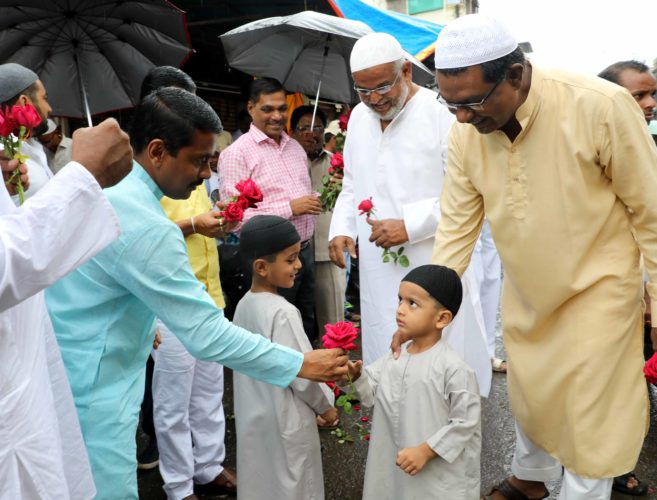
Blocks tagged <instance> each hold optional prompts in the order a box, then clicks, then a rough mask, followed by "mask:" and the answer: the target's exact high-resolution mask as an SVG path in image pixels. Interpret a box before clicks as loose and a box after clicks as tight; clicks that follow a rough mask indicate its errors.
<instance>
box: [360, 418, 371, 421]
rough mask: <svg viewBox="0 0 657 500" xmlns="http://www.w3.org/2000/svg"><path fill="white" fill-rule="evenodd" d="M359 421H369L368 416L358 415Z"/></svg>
mask: <svg viewBox="0 0 657 500" xmlns="http://www.w3.org/2000/svg"><path fill="white" fill-rule="evenodd" d="M360 421H361V422H369V421H370V417H360Z"/></svg>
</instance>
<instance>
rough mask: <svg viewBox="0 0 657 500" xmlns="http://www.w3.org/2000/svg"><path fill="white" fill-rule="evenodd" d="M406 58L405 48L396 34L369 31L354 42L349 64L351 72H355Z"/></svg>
mask: <svg viewBox="0 0 657 500" xmlns="http://www.w3.org/2000/svg"><path fill="white" fill-rule="evenodd" d="M404 58H405V54H404V49H402V46H401V45H400V43H399V42H398V41H397V39H396V38H395V37H394V36H392V35H389V34H388V33H369V34H367V35H365V36H364V37H362V38H360V39H359V40H358V41H357V42H356V43H355V44H354V48H353V49H351V57H350V60H349V65H350V66H351V72H352V73H355V72H356V71H361V70H364V69H367V68H372V67H374V66H378V65H379V64H386V63H391V62H394V61H398V60H399V59H404Z"/></svg>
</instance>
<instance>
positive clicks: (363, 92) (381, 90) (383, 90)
mask: <svg viewBox="0 0 657 500" xmlns="http://www.w3.org/2000/svg"><path fill="white" fill-rule="evenodd" d="M400 76H401V72H400V73H397V76H396V77H395V79H394V80H393V82H392V83H391V84H389V85H381V86H380V87H377V88H375V89H364V88H362V87H357V86H356V84H355V83H354V90H355V91H356V92H358V94H359V95H360V96H361V97H369V96H371V95H372V92H376V93H377V94H379V95H385V94H387V93H388V92H390V91H391V90H392V88H393V87H394V86H395V85H397V81H398V80H399V77H400Z"/></svg>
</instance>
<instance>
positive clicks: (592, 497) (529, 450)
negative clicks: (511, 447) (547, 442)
mask: <svg viewBox="0 0 657 500" xmlns="http://www.w3.org/2000/svg"><path fill="white" fill-rule="evenodd" d="M562 470H563V473H562ZM511 472H513V475H514V476H516V477H517V478H518V479H524V480H526V481H542V482H545V481H556V480H558V479H559V478H562V477H563V479H562V482H561V492H560V493H559V497H558V498H559V500H609V499H610V498H611V487H612V484H613V481H614V478H606V479H586V478H583V477H581V476H578V475H577V474H574V473H572V472H570V471H569V470H568V469H563V468H562V466H561V464H560V463H559V462H558V461H557V459H555V458H553V457H551V456H550V455H548V454H547V453H545V451H543V450H542V449H541V448H539V447H538V446H536V445H535V444H534V443H532V442H531V441H530V440H529V438H528V437H527V436H525V434H524V433H523V432H522V430H521V429H520V427H519V426H518V423H517V422H516V453H515V455H514V457H513V463H512V464H511ZM562 474H563V475H562Z"/></svg>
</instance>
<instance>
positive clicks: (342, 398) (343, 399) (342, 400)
mask: <svg viewBox="0 0 657 500" xmlns="http://www.w3.org/2000/svg"><path fill="white" fill-rule="evenodd" d="M348 401H349V399H348V398H347V395H346V394H343V395H342V396H340V397H339V398H338V400H337V401H336V402H335V404H336V405H337V406H344V405H345V403H347V402H348Z"/></svg>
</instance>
